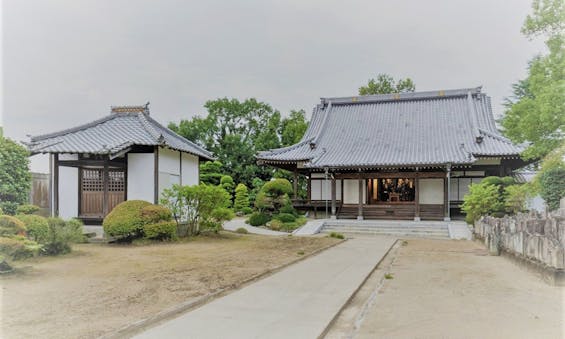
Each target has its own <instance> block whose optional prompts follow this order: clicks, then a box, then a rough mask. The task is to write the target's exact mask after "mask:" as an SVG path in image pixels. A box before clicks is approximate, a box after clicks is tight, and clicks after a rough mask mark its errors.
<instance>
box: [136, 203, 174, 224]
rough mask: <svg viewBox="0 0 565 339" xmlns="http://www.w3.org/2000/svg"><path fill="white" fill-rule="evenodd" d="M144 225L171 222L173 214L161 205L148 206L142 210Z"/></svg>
mask: <svg viewBox="0 0 565 339" xmlns="http://www.w3.org/2000/svg"><path fill="white" fill-rule="evenodd" d="M141 216H142V218H143V222H144V223H152V224H153V223H157V222H160V221H171V220H172V219H173V214H172V213H171V210H169V209H168V208H166V207H165V206H161V205H148V206H145V207H143V208H142V209H141Z"/></svg>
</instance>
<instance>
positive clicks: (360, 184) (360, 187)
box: [357, 173, 363, 220]
mask: <svg viewBox="0 0 565 339" xmlns="http://www.w3.org/2000/svg"><path fill="white" fill-rule="evenodd" d="M357 220H363V178H362V177H361V173H359V207H358V211H357Z"/></svg>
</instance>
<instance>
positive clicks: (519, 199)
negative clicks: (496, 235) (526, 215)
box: [504, 185, 529, 214]
mask: <svg viewBox="0 0 565 339" xmlns="http://www.w3.org/2000/svg"><path fill="white" fill-rule="evenodd" d="M528 186H529V185H510V186H508V187H506V188H505V189H504V194H505V197H506V199H505V201H504V206H505V207H506V211H507V212H508V213H511V214H516V213H518V212H524V211H526V202H527V201H528V191H529V187H528Z"/></svg>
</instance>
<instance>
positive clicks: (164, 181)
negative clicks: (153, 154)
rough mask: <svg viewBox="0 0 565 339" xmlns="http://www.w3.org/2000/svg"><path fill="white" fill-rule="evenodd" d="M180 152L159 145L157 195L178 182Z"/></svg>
mask: <svg viewBox="0 0 565 339" xmlns="http://www.w3.org/2000/svg"><path fill="white" fill-rule="evenodd" d="M179 153H180V152H178V151H174V150H171V149H169V148H163V147H159V178H158V179H159V197H161V194H162V193H163V190H165V189H167V188H171V187H172V186H173V185H174V184H180V174H181V173H180V167H181V165H180V163H181V158H180V155H179Z"/></svg>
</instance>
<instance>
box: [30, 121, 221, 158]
mask: <svg viewBox="0 0 565 339" xmlns="http://www.w3.org/2000/svg"><path fill="white" fill-rule="evenodd" d="M132 145H146V146H157V145H159V146H163V147H169V148H172V149H175V150H178V151H182V152H187V153H191V154H194V155H197V156H199V157H202V158H205V159H209V160H212V159H214V156H213V155H212V153H210V152H208V151H207V150H205V149H204V148H202V147H200V146H198V145H196V144H195V143H193V142H191V141H189V140H187V139H185V138H183V137H182V136H180V135H178V134H176V133H175V132H173V131H171V130H170V129H168V128H166V127H164V126H162V125H161V124H159V123H158V122H157V121H155V120H154V119H152V118H151V117H150V116H149V114H148V112H147V111H143V112H129V111H128V112H123V113H122V112H119V113H112V114H110V115H108V116H105V117H103V118H101V119H98V120H95V121H92V122H90V123H87V124H84V125H81V126H77V127H73V128H70V129H66V130H63V131H60V132H56V133H50V134H45V135H40V136H36V137H32V138H31V142H30V143H28V147H29V150H30V152H31V153H32V154H37V153H91V154H112V153H117V152H119V151H121V150H124V149H126V148H128V147H130V146H132Z"/></svg>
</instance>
